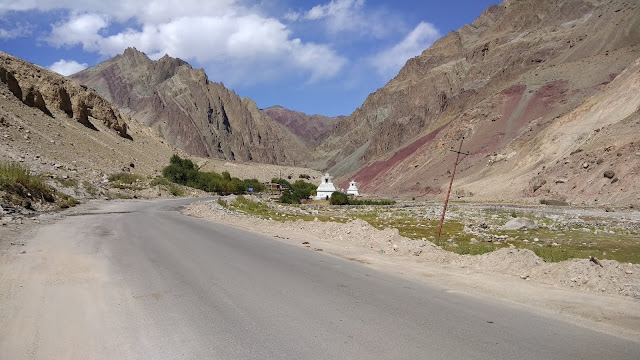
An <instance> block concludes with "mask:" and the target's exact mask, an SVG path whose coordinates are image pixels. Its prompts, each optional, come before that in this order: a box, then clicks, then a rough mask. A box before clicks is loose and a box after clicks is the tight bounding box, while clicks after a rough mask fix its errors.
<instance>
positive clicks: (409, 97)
mask: <svg viewBox="0 0 640 360" xmlns="http://www.w3.org/2000/svg"><path fill="white" fill-rule="evenodd" d="M639 29H640V11H638V4H635V3H633V2H629V1H625V0H615V1H586V0H563V1H532V0H524V1H504V2H503V3H502V4H500V5H494V6H492V7H490V8H488V9H487V10H486V11H485V12H484V13H483V14H482V15H481V16H480V17H479V18H478V19H477V20H476V21H474V22H473V23H472V24H470V25H467V26H464V27H462V28H461V29H460V30H459V31H456V32H451V33H450V34H448V35H447V36H445V37H443V38H442V39H440V40H438V41H437V42H436V43H435V44H434V45H433V46H431V47H430V48H429V49H427V50H425V51H424V52H423V53H422V54H421V55H420V56H417V57H415V58H413V59H410V60H409V61H408V62H407V64H406V65H405V66H404V67H403V68H402V70H401V71H400V73H399V74H398V75H397V76H396V77H395V78H394V79H393V80H391V81H390V82H389V83H388V84H387V85H386V86H385V87H383V88H381V89H379V90H378V91H376V92H375V93H373V94H371V95H370V96H369V97H368V98H367V100H366V102H365V103H364V104H363V105H362V107H361V108H359V109H357V110H356V111H355V112H354V113H353V114H351V115H350V116H349V117H347V118H345V119H343V120H342V121H340V122H339V123H338V124H337V125H336V126H335V128H334V130H333V131H332V133H331V134H330V136H329V137H328V138H327V139H326V140H325V141H324V142H323V144H321V145H320V146H319V148H318V150H317V151H316V152H315V153H316V154H318V156H317V158H316V160H317V163H318V164H320V166H319V167H323V168H328V169H329V171H330V172H331V173H332V174H336V175H338V180H339V182H341V185H342V186H344V185H345V184H346V181H347V180H350V179H352V178H355V180H357V181H358V182H359V183H360V184H361V189H362V192H364V193H367V192H368V193H378V194H388V195H400V194H402V195H403V196H405V197H406V196H426V197H430V196H442V193H443V192H445V191H446V186H447V185H448V180H449V177H450V176H449V172H450V171H451V168H452V163H453V161H454V159H455V157H454V154H452V153H450V151H449V150H450V148H451V147H456V148H457V146H458V145H459V141H460V139H461V138H462V137H463V136H465V144H464V145H465V146H464V149H463V150H466V151H470V153H471V154H470V156H468V157H467V158H465V159H464V162H463V163H462V167H461V168H459V169H458V171H459V173H458V174H457V179H460V181H461V182H463V183H464V184H465V185H464V186H463V187H462V188H461V189H459V190H460V193H459V194H460V195H461V196H464V197H466V198H471V199H476V200H479V201H483V200H487V199H490V200H496V199H498V200H510V201H514V200H516V201H520V200H521V199H523V198H524V200H525V201H539V200H540V199H541V198H544V197H550V198H559V199H561V200H567V201H569V202H573V203H587V204H595V203H602V202H603V201H604V202H607V203H612V202H617V201H619V199H627V203H634V202H636V201H637V199H636V198H637V196H638V195H639V194H637V193H638V190H637V187H636V185H633V184H635V182H634V181H631V183H632V184H629V185H630V186H627V188H626V189H623V192H622V193H619V194H617V193H616V191H612V192H607V191H606V189H604V190H603V186H604V185H603V184H601V183H602V181H599V179H600V178H603V173H604V171H607V170H612V171H614V172H616V173H619V172H620V171H622V169H623V168H629V169H633V168H635V167H636V166H637V165H636V164H637V162H636V157H635V155H626V154H635V150H633V149H634V148H635V146H636V145H637V144H635V145H634V142H633V141H631V139H628V137H627V136H626V135H627V134H628V133H629V132H628V129H629V128H628V126H627V125H629V126H634V125H633V124H635V120H633V119H634V118H635V117H637V115H634V112H635V110H636V109H637V107H638V105H640V103H639V102H638V101H637V99H636V98H635V97H634V96H633V93H631V92H629V93H626V94H623V95H625V96H626V98H627V99H628V101H629V102H628V103H626V105H625V110H624V111H617V109H615V108H603V107H598V108H596V107H594V106H595V102H594V100H593V99H592V97H594V96H597V97H600V99H601V100H600V101H609V100H605V98H607V99H615V98H616V97H619V96H620V95H621V90H620V89H624V88H625V87H626V88H627V89H628V87H629V86H635V85H633V83H634V81H635V80H634V78H635V77H636V76H637V75H636V71H637V70H635V69H637V68H636V65H634V64H635V63H636V60H637V59H638V58H639V57H640V30H639ZM625 69H626V71H625ZM606 94H610V95H609V97H607V95H606ZM585 104H590V105H589V108H585V106H587V105H585ZM627 110H628V111H627ZM568 119H571V122H572V124H571V128H572V133H573V134H575V135H576V138H579V137H581V138H582V140H581V141H580V146H581V147H582V149H583V150H585V152H586V149H587V148H589V155H590V156H589V157H588V158H587V157H585V158H583V160H584V162H587V163H589V165H588V168H589V169H591V170H588V171H589V172H592V171H594V170H593V169H594V166H593V163H595V162H599V164H598V165H602V164H608V166H607V169H604V166H599V167H598V172H599V171H600V170H601V171H602V173H599V177H597V176H595V174H593V173H592V174H589V176H585V173H584V171H583V170H584V169H585V168H583V167H582V165H583V163H584V162H583V163H580V164H579V165H580V166H579V167H578V166H576V167H574V168H573V169H567V168H566V167H564V168H563V167H562V166H558V164H556V161H558V160H559V159H557V158H555V157H541V156H536V157H535V161H534V160H533V158H534V157H533V156H531V152H532V151H535V150H534V149H540V148H541V147H543V148H549V149H553V150H552V152H555V153H556V155H558V154H565V153H566V154H567V155H568V154H569V153H570V152H572V151H575V150H577V149H578V147H576V143H575V142H573V141H571V140H568V138H564V139H563V140H564V141H556V139H557V138H561V136H562V135H561V134H559V133H558V134H556V133H555V131H556V130H558V129H557V126H558V125H559V124H562V123H567V122H568ZM598 119H600V120H598ZM602 119H607V120H606V121H604V120H602ZM582 123H584V125H585V126H583V124H582ZM623 124H627V125H623ZM605 128H606V129H607V130H608V136H609V138H608V139H605V138H604V136H603V135H604V133H603V132H600V133H598V132H597V131H601V130H603V129H605ZM563 134H564V132H563ZM592 135H598V136H597V137H598V138H599V140H598V141H596V140H595V138H594V136H592ZM622 139H626V141H623V140H622ZM552 140H553V142H552ZM607 140H608V143H607V144H604V143H605V142H607ZM605 149H609V150H606V151H605ZM612 152H613V153H614V154H617V153H618V152H620V153H622V154H623V155H621V156H619V157H618V159H617V160H616V158H615V157H609V156H608V155H607V154H610V153H612ZM528 155H529V156H528ZM583 155H586V154H583ZM629 156H630V157H629ZM599 157H602V159H599ZM525 158H527V160H524V159H525ZM622 159H624V160H625V161H622ZM323 161H324V162H323ZM628 161H631V163H629V162H628ZM497 163H500V166H493V168H492V165H495V164H497ZM572 163H573V162H572ZM623 163H624V164H623ZM498 168H499V170H498ZM600 168H602V169H600ZM616 170H618V171H616ZM629 171H631V173H629V172H627V171H625V175H626V176H625V180H627V181H628V180H632V176H631V175H632V173H633V171H635V170H629ZM538 173H539V174H538ZM545 173H547V174H549V175H547V176H544V175H543V174H545ZM506 174H510V176H507V175H506ZM516 174H517V175H516ZM537 175H540V176H541V179H538V176H537ZM507 177H508V179H507ZM565 178H566V179H571V181H569V183H571V182H573V181H575V184H576V187H573V185H574V184H573V183H572V184H571V185H570V186H561V187H559V188H557V189H556V188H554V187H555V184H556V180H559V179H565ZM596 178H597V179H598V184H597V186H595V182H596ZM620 179H622V178H619V180H620ZM536 181H546V183H545V184H544V185H543V186H541V187H539V188H538V189H540V190H542V191H538V190H536V191H534V190H533V188H534V187H535V186H534V185H535V184H534V183H535V182H536ZM558 183H560V182H558ZM583 183H590V184H594V186H592V187H589V188H588V189H587V188H585V187H584V186H581V184H583ZM496 185H499V186H496ZM599 192H600V194H598V193H599ZM618 192H619V190H618ZM472 194H473V195H474V196H471V195H472Z"/></svg>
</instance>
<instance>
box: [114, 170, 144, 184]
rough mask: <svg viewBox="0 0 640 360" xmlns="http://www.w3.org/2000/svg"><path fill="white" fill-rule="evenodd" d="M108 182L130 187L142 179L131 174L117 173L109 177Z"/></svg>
mask: <svg viewBox="0 0 640 360" xmlns="http://www.w3.org/2000/svg"><path fill="white" fill-rule="evenodd" d="M108 179H109V182H112V183H118V184H126V185H131V184H133V183H135V182H137V181H142V180H144V178H143V177H142V176H140V175H138V174H131V173H127V172H119V173H115V174H111V175H109V178H108Z"/></svg>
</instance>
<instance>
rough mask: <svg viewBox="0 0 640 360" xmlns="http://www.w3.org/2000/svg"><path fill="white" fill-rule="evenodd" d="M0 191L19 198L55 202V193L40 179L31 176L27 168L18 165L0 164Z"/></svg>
mask: <svg viewBox="0 0 640 360" xmlns="http://www.w3.org/2000/svg"><path fill="white" fill-rule="evenodd" d="M0 189H2V190H4V191H5V192H7V193H9V194H13V195H16V196H18V197H21V198H29V199H32V200H41V201H46V202H54V201H55V191H54V190H53V189H52V188H51V187H50V186H49V185H47V184H46V183H45V182H44V180H43V179H42V177H40V176H37V175H32V174H31V171H30V170H29V169H28V168H26V167H24V166H23V165H21V164H19V163H14V162H10V163H3V164H0Z"/></svg>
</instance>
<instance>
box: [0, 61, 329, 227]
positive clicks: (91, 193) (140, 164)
mask: <svg viewBox="0 0 640 360" xmlns="http://www.w3.org/2000/svg"><path fill="white" fill-rule="evenodd" d="M176 153H177V154H179V155H180V156H182V157H187V156H188V155H187V154H185V153H184V152H183V151H181V150H180V149H177V148H175V147H173V146H171V145H170V144H169V143H168V142H167V141H166V140H165V139H162V138H161V137H159V136H158V135H157V133H156V131H154V130H153V129H151V128H150V127H148V126H147V125H145V124H142V123H140V122H138V121H137V120H136V119H133V118H130V117H129V116H128V115H126V114H124V113H123V112H121V111H120V110H119V109H118V108H117V107H116V106H114V105H113V104H111V103H110V102H109V101H107V100H106V99H104V98H103V97H101V96H100V95H98V94H97V93H96V92H95V91H94V90H91V89H89V88H88V87H86V86H84V85H81V84H80V83H78V82H76V81H74V80H71V79H69V78H66V77H64V76H61V75H59V74H56V73H54V72H51V71H49V70H47V69H44V68H42V67H39V66H36V65H34V64H31V63H28V62H26V61H23V60H21V59H18V58H16V57H13V56H11V55H9V54H6V53H3V52H0V165H5V164H7V163H11V162H15V163H20V164H21V165H23V166H24V167H25V168H27V169H29V170H30V171H31V172H33V173H35V174H39V175H43V177H44V178H45V179H47V182H48V183H49V184H51V185H53V186H56V187H57V188H59V189H60V190H61V191H63V192H66V193H68V195H71V196H73V197H76V198H84V197H96V196H100V197H104V196H106V197H109V196H116V195H114V194H115V193H116V192H117V191H118V190H114V189H112V188H111V187H110V186H109V184H108V182H107V181H106V180H105V179H106V178H107V177H108V176H109V175H112V174H115V173H120V172H130V173H134V174H136V175H139V176H140V177H141V178H143V179H146V180H151V179H152V178H153V177H154V176H157V175H159V174H160V173H161V170H162V169H163V168H164V167H165V166H167V164H168V163H169V158H170V157H171V156H172V155H173V154H176ZM190 158H191V159H193V160H194V161H195V162H196V163H197V164H198V165H199V166H200V167H201V168H202V169H203V170H204V171H216V172H218V173H222V172H224V171H228V172H229V173H230V174H231V175H232V176H239V177H241V178H257V179H259V180H260V181H269V180H270V179H271V178H273V177H274V175H275V174H281V175H282V176H283V177H288V178H291V179H298V178H301V176H304V177H305V178H307V177H308V178H310V179H311V180H312V181H315V179H319V178H320V176H321V174H320V173H318V172H316V171H310V170H309V169H306V168H297V167H282V166H275V165H268V164H251V165H249V164H243V163H239V162H228V161H224V160H219V159H213V158H198V157H191V156H190ZM0 183H2V181H0ZM4 190H6V189H4V188H0V215H2V211H3V210H2V208H4V210H7V209H9V207H8V206H9V205H8V204H9V202H7V201H5V200H6V199H5V196H4V195H6V194H4V193H3V191H4ZM162 191H163V193H164V194H167V192H166V191H164V190H162ZM111 192H113V193H112V194H110V193H111ZM160 192H161V189H160V188H156V187H154V188H141V190H140V192H138V193H137V195H138V196H145V197H146V196H150V197H153V196H157V195H158V193H160ZM101 194H102V195H101ZM109 194H110V195H109ZM125 195H126V194H125ZM130 195H131V194H129V195H127V196H130ZM7 211H8V210H7Z"/></svg>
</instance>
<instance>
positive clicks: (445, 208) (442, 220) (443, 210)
mask: <svg viewBox="0 0 640 360" xmlns="http://www.w3.org/2000/svg"><path fill="white" fill-rule="evenodd" d="M463 141H464V136H463V137H462V140H460V147H459V148H458V151H454V150H453V147H452V148H451V151H453V152H456V153H458V154H457V155H456V162H455V163H454V164H453V172H452V173H451V182H450V183H449V191H447V198H446V200H445V201H444V209H442V218H440V226H439V227H438V237H437V238H436V240H437V242H438V243H440V233H441V232H442V224H444V215H445V214H446V213H447V205H448V204H449V195H451V186H453V177H454V176H456V167H457V166H458V162H459V161H460V154H463V155H469V153H463V152H462V142H463Z"/></svg>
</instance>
